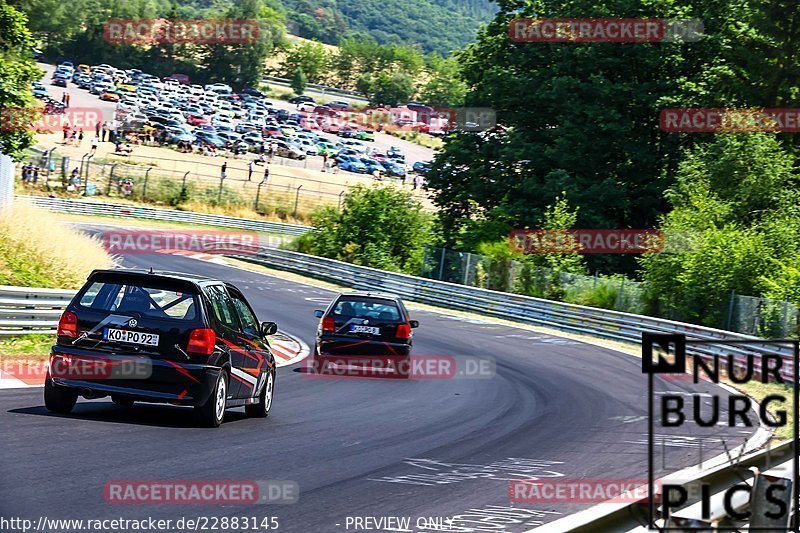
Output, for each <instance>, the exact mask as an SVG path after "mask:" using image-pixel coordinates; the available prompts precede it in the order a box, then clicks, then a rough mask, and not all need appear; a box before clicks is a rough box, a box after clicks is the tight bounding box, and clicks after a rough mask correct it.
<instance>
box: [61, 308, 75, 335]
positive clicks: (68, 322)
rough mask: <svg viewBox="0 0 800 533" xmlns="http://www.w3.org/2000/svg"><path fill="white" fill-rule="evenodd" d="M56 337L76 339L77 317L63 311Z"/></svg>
mask: <svg viewBox="0 0 800 533" xmlns="http://www.w3.org/2000/svg"><path fill="white" fill-rule="evenodd" d="M58 335H59V336H62V337H77V336H78V315H76V314H75V313H71V312H69V311H64V313H63V314H62V315H61V318H60V319H59V321H58Z"/></svg>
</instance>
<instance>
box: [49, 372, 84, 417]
mask: <svg viewBox="0 0 800 533" xmlns="http://www.w3.org/2000/svg"><path fill="white" fill-rule="evenodd" d="M77 401H78V393H77V392H74V391H71V390H69V389H66V388H64V387H59V386H57V385H55V384H54V383H53V380H52V379H50V373H49V372H48V373H47V377H45V380H44V406H45V407H46V408H47V410H48V411H50V412H51V413H59V414H62V415H65V414H67V413H70V412H71V411H72V408H73V407H75V402H77Z"/></svg>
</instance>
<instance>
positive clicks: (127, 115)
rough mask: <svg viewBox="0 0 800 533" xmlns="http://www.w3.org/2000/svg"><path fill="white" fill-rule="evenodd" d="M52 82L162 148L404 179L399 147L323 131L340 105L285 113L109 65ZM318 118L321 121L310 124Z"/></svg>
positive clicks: (214, 88)
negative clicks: (103, 104) (67, 85)
mask: <svg viewBox="0 0 800 533" xmlns="http://www.w3.org/2000/svg"><path fill="white" fill-rule="evenodd" d="M53 79H54V80H70V81H71V82H72V83H73V84H75V85H77V86H78V87H79V88H82V89H85V90H88V91H89V92H90V93H91V94H95V95H97V96H98V97H99V98H100V99H102V100H105V101H110V102H116V103H117V107H116V119H117V120H118V121H119V122H120V124H121V131H122V132H123V133H125V132H144V131H155V132H156V133H158V134H159V138H162V139H166V142H168V143H179V142H183V143H191V144H194V145H209V146H213V147H214V148H217V149H219V148H231V149H239V150H241V151H250V152H262V151H263V152H269V151H271V152H272V153H274V154H275V155H277V156H280V157H285V158H289V159H295V160H303V159H306V158H307V157H309V156H327V157H328V158H332V159H335V160H336V163H337V165H338V166H339V167H340V169H342V170H344V171H349V172H354V173H360V174H368V173H373V172H375V171H378V172H379V173H381V174H385V175H388V176H393V177H399V178H404V177H405V175H406V168H405V165H406V161H405V155H404V153H403V151H402V150H401V149H400V148H397V147H393V148H392V149H390V150H388V151H387V152H386V153H382V152H380V151H379V150H377V149H375V148H373V147H370V146H368V144H365V143H370V142H372V141H374V140H375V134H374V132H372V131H369V130H365V129H358V128H356V127H350V126H343V127H335V128H328V129H326V128H325V125H326V123H325V120H324V117H328V118H334V117H337V116H338V114H339V113H341V112H343V111H347V110H349V105H348V104H347V103H346V102H331V103H328V104H325V105H324V106H321V105H317V104H316V102H314V99H313V98H311V97H309V96H299V97H296V98H293V99H291V100H290V101H291V102H293V103H296V104H297V105H310V106H311V107H313V109H314V112H313V113H309V112H292V111H289V110H286V109H278V108H277V107H276V106H275V105H274V104H273V103H272V102H270V101H269V100H268V99H267V98H266V97H265V96H264V94H263V93H261V91H259V90H257V89H252V88H247V89H243V90H241V91H239V92H238V93H237V92H234V91H233V89H232V88H231V87H230V86H228V85H226V84H222V83H214V84H208V85H205V86H200V85H196V84H190V83H189V81H188V79H186V78H185V77H183V76H182V75H172V76H167V77H166V78H164V79H163V80H162V79H159V78H157V77H156V76H153V75H151V74H147V73H145V72H142V71H141V70H138V69H128V70H122V69H117V68H114V67H112V66H111V65H96V66H89V65H79V66H78V67H77V68H75V67H74V66H73V65H72V64H71V63H68V62H67V63H62V64H61V65H59V66H58V67H57V68H56V70H55V73H54V76H53ZM59 83H61V81H59ZM42 89H43V86H42V87H41V88H37V89H36V90H37V91H38V92H41V90H42ZM45 92H46V90H45ZM320 117H322V118H323V120H318V119H319V118H320ZM320 122H321V123H322V125H321V124H320ZM330 124H332V122H331V123H329V124H327V125H330ZM162 132H163V133H162Z"/></svg>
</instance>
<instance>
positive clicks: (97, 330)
mask: <svg viewBox="0 0 800 533" xmlns="http://www.w3.org/2000/svg"><path fill="white" fill-rule="evenodd" d="M276 332H277V325H276V324H275V323H274V322H263V323H259V322H258V321H257V319H256V315H255V313H254V312H253V310H252V308H251V307H250V304H249V303H248V302H247V300H246V299H245V297H244V295H243V294H242V293H241V291H239V290H238V289H237V288H236V287H235V286H233V285H231V284H229V283H224V282H222V281H218V280H213V279H208V278H203V277H199V276H194V275H190V274H176V273H170V272H152V271H151V272H145V271H136V270H97V271H94V272H93V273H92V274H91V275H90V276H89V278H88V280H87V282H86V284H85V285H84V287H83V288H82V289H81V290H80V291H79V292H78V294H77V295H76V296H75V298H73V300H72V301H71V302H70V304H69V305H68V306H67V309H66V310H65V311H64V313H63V315H62V316H61V320H60V321H59V324H58V333H57V341H56V344H55V345H54V346H53V348H52V350H51V355H50V368H49V371H48V374H47V377H46V380H45V388H44V400H45V406H46V407H47V409H48V410H50V411H53V412H57V413H68V412H70V411H71V410H72V409H73V407H74V406H75V403H76V401H77V399H78V396H83V397H84V398H87V399H94V398H102V397H106V396H110V397H111V400H112V401H113V402H114V403H115V404H117V405H119V406H123V407H130V406H132V405H133V403H134V402H136V401H142V402H154V403H170V404H176V405H189V406H193V407H194V408H195V412H196V415H197V417H198V419H199V421H200V422H201V423H202V424H203V425H205V426H212V427H217V426H219V425H220V424H221V422H222V420H223V418H224V416H225V409H227V408H230V407H238V406H244V407H245V410H246V412H247V414H248V415H250V416H254V417H266V416H267V415H268V414H269V411H270V408H271V407H272V398H273V393H274V390H275V369H276V366H275V358H274V357H273V354H272V351H271V349H270V345H269V342H268V340H267V336H269V335H273V334H274V333H276Z"/></svg>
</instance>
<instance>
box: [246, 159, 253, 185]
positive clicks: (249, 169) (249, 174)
mask: <svg viewBox="0 0 800 533" xmlns="http://www.w3.org/2000/svg"><path fill="white" fill-rule="evenodd" d="M252 179H253V162H252V161H250V163H249V164H248V165H247V181H251V180H252Z"/></svg>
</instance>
